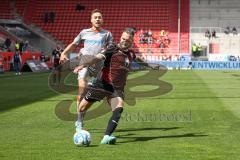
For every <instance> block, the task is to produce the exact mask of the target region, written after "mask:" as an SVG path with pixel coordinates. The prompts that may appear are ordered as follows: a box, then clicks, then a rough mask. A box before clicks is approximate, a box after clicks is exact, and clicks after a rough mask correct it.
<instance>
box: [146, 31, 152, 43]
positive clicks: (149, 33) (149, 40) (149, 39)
mask: <svg viewBox="0 0 240 160" xmlns="http://www.w3.org/2000/svg"><path fill="white" fill-rule="evenodd" d="M147 42H148V44H152V43H153V34H152V31H151V29H149V30H148V38H147Z"/></svg>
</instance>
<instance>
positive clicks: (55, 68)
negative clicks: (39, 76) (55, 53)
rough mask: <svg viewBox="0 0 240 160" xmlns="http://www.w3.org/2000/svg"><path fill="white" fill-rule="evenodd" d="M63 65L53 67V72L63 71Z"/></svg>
mask: <svg viewBox="0 0 240 160" xmlns="http://www.w3.org/2000/svg"><path fill="white" fill-rule="evenodd" d="M61 70H62V65H53V71H61Z"/></svg>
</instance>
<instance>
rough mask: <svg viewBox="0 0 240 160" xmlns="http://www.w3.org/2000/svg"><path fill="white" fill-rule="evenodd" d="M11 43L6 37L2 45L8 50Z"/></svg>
mask: <svg viewBox="0 0 240 160" xmlns="http://www.w3.org/2000/svg"><path fill="white" fill-rule="evenodd" d="M11 44H12V41H11V40H10V38H6V40H5V42H4V47H5V48H6V50H7V51H10V46H11Z"/></svg>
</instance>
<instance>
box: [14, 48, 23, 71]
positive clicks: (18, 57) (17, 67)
mask: <svg viewBox="0 0 240 160" xmlns="http://www.w3.org/2000/svg"><path fill="white" fill-rule="evenodd" d="M12 63H13V67H14V70H15V72H16V75H21V72H20V70H21V64H22V58H21V55H20V51H19V50H16V51H15V53H14V55H13V59H12Z"/></svg>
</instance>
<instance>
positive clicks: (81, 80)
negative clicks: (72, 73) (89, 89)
mask: <svg viewBox="0 0 240 160" xmlns="http://www.w3.org/2000/svg"><path fill="white" fill-rule="evenodd" d="M87 76H88V72H87V69H86V68H83V69H82V70H81V71H80V72H79V73H78V95H77V110H78V108H79V107H78V106H79V104H80V102H81V100H82V99H83V97H84V92H85V89H86V86H87Z"/></svg>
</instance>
